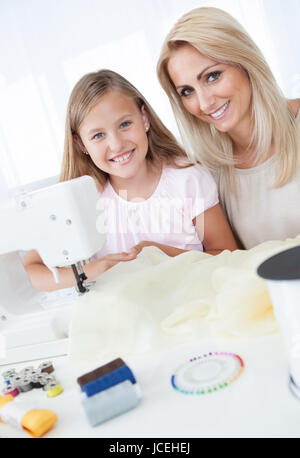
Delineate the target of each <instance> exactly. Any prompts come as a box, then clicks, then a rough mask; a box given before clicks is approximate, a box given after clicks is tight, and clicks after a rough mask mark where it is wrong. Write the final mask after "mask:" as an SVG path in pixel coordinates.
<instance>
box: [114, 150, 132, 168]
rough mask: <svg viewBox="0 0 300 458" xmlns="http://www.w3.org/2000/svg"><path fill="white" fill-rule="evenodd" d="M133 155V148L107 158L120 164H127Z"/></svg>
mask: <svg viewBox="0 0 300 458" xmlns="http://www.w3.org/2000/svg"><path fill="white" fill-rule="evenodd" d="M133 155H134V149H133V150H131V151H127V152H125V153H121V154H117V155H116V156H114V157H112V158H111V159H109V160H110V161H112V162H115V163H117V164H120V165H124V164H128V162H130V161H131V159H132V157H133Z"/></svg>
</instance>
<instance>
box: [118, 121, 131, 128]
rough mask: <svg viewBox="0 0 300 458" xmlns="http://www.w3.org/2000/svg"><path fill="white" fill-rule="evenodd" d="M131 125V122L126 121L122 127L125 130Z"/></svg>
mask: <svg viewBox="0 0 300 458" xmlns="http://www.w3.org/2000/svg"><path fill="white" fill-rule="evenodd" d="M130 125H131V122H130V121H124V122H122V124H121V125H120V127H121V128H122V129H124V127H128V126H130Z"/></svg>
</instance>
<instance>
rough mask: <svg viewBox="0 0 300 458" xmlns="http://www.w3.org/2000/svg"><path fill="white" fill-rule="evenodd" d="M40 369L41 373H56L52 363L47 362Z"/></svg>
mask: <svg viewBox="0 0 300 458" xmlns="http://www.w3.org/2000/svg"><path fill="white" fill-rule="evenodd" d="M38 368H39V370H40V371H41V372H46V373H47V374H51V373H52V372H54V367H53V364H52V362H51V361H45V362H44V363H41V364H40V365H39V366H38Z"/></svg>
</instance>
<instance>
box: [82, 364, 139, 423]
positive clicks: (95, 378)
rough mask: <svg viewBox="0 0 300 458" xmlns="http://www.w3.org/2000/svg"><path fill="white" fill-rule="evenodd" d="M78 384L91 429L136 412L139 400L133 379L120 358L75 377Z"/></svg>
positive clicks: (129, 370)
mask: <svg viewBox="0 0 300 458" xmlns="http://www.w3.org/2000/svg"><path fill="white" fill-rule="evenodd" d="M77 383H78V384H79V386H80V388H81V390H82V392H83V399H82V405H83V408H84V411H85V414H86V416H87V419H88V421H89V423H90V425H91V426H96V425H99V424H100V423H103V422H105V421H107V420H109V419H111V418H113V417H116V416H117V415H120V414H122V413H124V412H127V411H128V410H131V409H133V408H135V407H136V406H137V405H138V403H139V401H140V398H141V392H140V387H139V385H138V383H137V382H136V379H135V376H134V375H133V373H132V371H131V369H130V368H129V367H128V366H127V365H126V364H125V362H124V361H123V360H122V359H121V358H117V359H115V360H113V361H111V362H109V363H107V364H105V365H103V366H100V367H98V368H97V369H95V370H93V371H91V372H88V373H86V374H84V375H82V376H80V377H78V379H77Z"/></svg>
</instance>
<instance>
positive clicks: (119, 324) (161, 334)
mask: <svg viewBox="0 0 300 458" xmlns="http://www.w3.org/2000/svg"><path fill="white" fill-rule="evenodd" d="M296 245H300V235H299V236H298V237H297V238H295V239H289V240H287V241H285V242H278V241H277V242H265V243H263V244H261V245H260V246H257V247H255V248H253V249H252V250H248V251H246V250H244V251H243V250H237V251H234V252H230V251H224V252H222V253H221V254H220V255H218V256H211V255H209V254H207V253H202V252H196V251H190V252H187V253H184V254H182V255H180V256H177V257H175V258H170V257H168V256H167V255H165V254H164V253H163V252H162V251H160V250H159V249H157V248H155V247H148V248H145V249H144V250H143V251H142V252H141V253H140V255H139V256H138V258H137V259H136V260H134V261H131V262H129V263H120V264H118V265H116V266H115V267H113V268H112V269H110V270H109V271H107V272H106V273H105V274H103V275H102V276H101V277H99V279H98V280H97V284H96V287H95V289H94V290H92V291H90V292H89V293H87V294H86V295H84V296H82V297H81V298H79V299H78V301H77V302H76V303H75V305H74V309H73V317H72V323H71V329H70V354H71V356H72V357H73V358H74V359H84V360H89V359H91V360H94V359H99V360H102V359H106V358H107V359H109V358H114V357H117V356H123V357H126V356H128V355H132V354H137V353H144V352H149V351H156V350H160V349H162V348H163V347H166V346H169V345H175V344H178V343H180V342H186V341H189V340H194V339H199V338H200V337H201V336H203V335H205V334H206V332H207V331H209V332H212V333H213V335H219V336H228V337H229V336H238V337H246V336H248V337H249V336H257V335H266V334H269V333H273V332H276V331H277V330H278V324H277V322H276V319H275V317H274V314H273V308H272V304H271V301H270V296H269V293H268V289H267V283H266V281H265V280H263V279H261V278H259V277H258V275H257V274H256V269H257V267H258V266H259V265H260V263H261V262H263V261H264V260H265V259H267V258H269V257H270V256H272V255H273V254H275V253H277V252H279V251H282V250H284V249H287V248H290V247H292V246H296Z"/></svg>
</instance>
